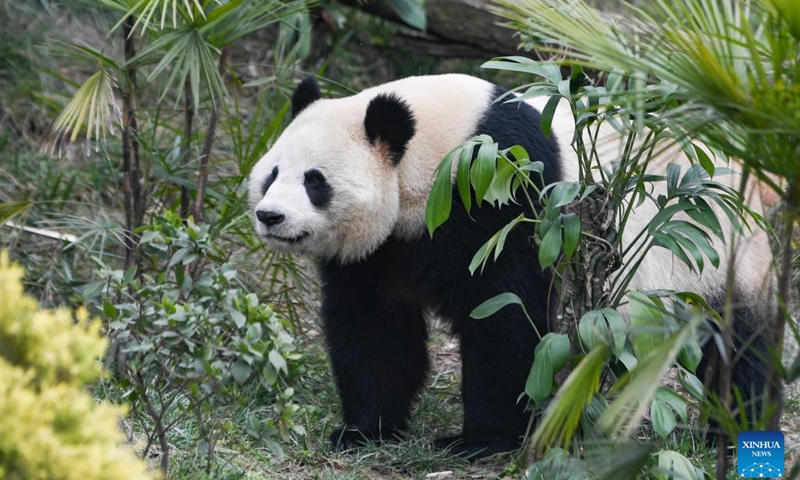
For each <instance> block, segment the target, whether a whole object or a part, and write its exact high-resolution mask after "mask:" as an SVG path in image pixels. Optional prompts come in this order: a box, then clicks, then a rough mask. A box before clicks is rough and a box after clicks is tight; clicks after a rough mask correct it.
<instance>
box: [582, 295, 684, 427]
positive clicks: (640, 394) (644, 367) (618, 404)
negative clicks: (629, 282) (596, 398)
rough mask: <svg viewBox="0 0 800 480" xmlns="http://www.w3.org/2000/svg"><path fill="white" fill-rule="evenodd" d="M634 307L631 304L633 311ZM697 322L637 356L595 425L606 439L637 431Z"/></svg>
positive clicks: (616, 386)
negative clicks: (664, 377) (635, 362)
mask: <svg viewBox="0 0 800 480" xmlns="http://www.w3.org/2000/svg"><path fill="white" fill-rule="evenodd" d="M633 293H636V292H633ZM640 295H641V294H640ZM633 306H634V303H633V302H632V303H631V308H632V309H633ZM640 308H641V307H640ZM631 317H633V312H631ZM699 321H700V320H699V317H698V318H696V319H693V321H692V322H691V323H688V324H686V325H685V326H684V327H682V328H681V329H680V330H678V331H677V332H676V333H675V334H674V335H672V336H671V337H669V338H667V339H664V340H662V341H661V342H660V343H658V345H657V346H656V347H655V348H654V349H652V350H650V351H646V352H644V356H639V358H640V360H639V363H638V364H637V365H636V367H635V368H634V369H633V370H632V371H631V372H630V373H629V374H627V375H625V376H623V377H622V378H621V379H620V380H619V381H618V382H617V383H616V384H615V385H614V387H613V388H612V391H611V392H610V393H612V394H613V393H614V391H616V390H620V392H619V395H618V396H617V398H616V399H615V400H614V402H613V403H612V404H611V405H609V406H608V408H607V409H606V411H605V412H603V415H602V416H601V417H600V418H599V419H598V421H597V424H598V426H599V427H600V429H601V430H602V431H603V432H604V433H605V434H606V435H609V436H613V437H617V436H623V437H627V436H629V435H630V434H631V433H632V432H633V431H634V429H636V428H637V427H638V425H639V423H640V422H641V421H642V419H643V417H644V413H645V410H646V408H647V406H648V405H650V402H651V400H652V398H653V396H654V395H655V393H656V389H657V388H658V387H659V386H660V384H661V381H662V378H663V376H664V374H665V373H666V371H667V370H668V369H669V367H670V366H671V365H672V364H673V362H674V361H675V357H676V356H677V355H678V352H679V351H680V349H681V347H682V346H683V344H684V342H685V341H686V340H687V339H688V338H690V337H691V335H692V332H693V331H694V328H695V327H696V326H697V323H698V322H699ZM637 355H638V353H637Z"/></svg>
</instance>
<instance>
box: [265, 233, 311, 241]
mask: <svg viewBox="0 0 800 480" xmlns="http://www.w3.org/2000/svg"><path fill="white" fill-rule="evenodd" d="M308 236H309V232H303V233H301V234H300V235H298V236H296V237H282V236H279V235H275V234H272V233H268V234H266V235H265V237H266V238H268V239H270V240H277V241H279V242H284V243H297V242H299V241H301V240H303V239H304V238H306V237H308Z"/></svg>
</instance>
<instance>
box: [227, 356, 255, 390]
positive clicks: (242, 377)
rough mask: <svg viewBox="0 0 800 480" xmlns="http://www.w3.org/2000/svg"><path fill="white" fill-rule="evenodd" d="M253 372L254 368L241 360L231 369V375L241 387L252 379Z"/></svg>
mask: <svg viewBox="0 0 800 480" xmlns="http://www.w3.org/2000/svg"><path fill="white" fill-rule="evenodd" d="M252 372H253V367H251V366H250V365H249V364H247V363H246V362H243V361H241V360H237V361H236V362H235V363H234V364H233V367H232V368H231V374H232V375H233V379H234V380H236V383H238V384H239V385H241V384H243V383H244V382H246V381H247V379H248V378H250V374H251V373H252Z"/></svg>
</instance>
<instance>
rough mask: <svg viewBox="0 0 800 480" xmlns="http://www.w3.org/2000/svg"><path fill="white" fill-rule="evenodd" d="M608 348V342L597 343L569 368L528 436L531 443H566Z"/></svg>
mask: <svg viewBox="0 0 800 480" xmlns="http://www.w3.org/2000/svg"><path fill="white" fill-rule="evenodd" d="M610 351H611V350H610V347H609V346H608V345H606V344H604V343H600V344H598V345H597V346H595V347H594V348H593V349H592V350H591V351H590V352H589V353H588V354H587V355H586V356H585V357H583V359H582V360H581V361H580V363H578V365H577V366H576V367H575V369H574V370H572V372H571V373H570V374H569V377H567V379H566V380H565V381H564V384H563V385H562V386H561V387H560V388H559V389H558V392H557V393H556V396H555V397H554V398H553V399H552V400H551V401H550V404H549V405H548V406H547V410H545V412H544V415H543V416H542V419H541V421H540V423H539V426H538V428H537V429H536V431H535V432H534V433H533V436H532V437H531V441H532V443H533V445H536V446H537V447H538V448H540V449H544V448H549V447H553V446H558V445H560V446H567V445H568V444H569V442H570V440H572V437H573V435H574V434H575V431H576V430H577V428H578V425H579V424H580V420H581V416H582V415H583V408H584V407H585V406H586V405H588V404H589V403H590V402H591V401H592V398H593V397H594V395H595V394H596V393H597V392H598V391H599V390H600V374H601V373H602V371H603V368H604V367H605V365H606V359H607V358H608V355H609V353H610Z"/></svg>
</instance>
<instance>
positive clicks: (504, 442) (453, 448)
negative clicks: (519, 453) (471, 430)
mask: <svg viewBox="0 0 800 480" xmlns="http://www.w3.org/2000/svg"><path fill="white" fill-rule="evenodd" d="M433 446H434V447H436V448H437V449H439V450H447V451H448V452H449V453H450V454H451V455H453V456H456V457H462V458H466V459H467V460H469V461H475V460H478V459H479V458H484V457H489V456H491V455H496V454H498V453H505V452H511V451H514V450H516V449H518V448H519V446H520V444H519V442H518V441H515V440H511V439H508V438H502V437H469V438H465V437H464V436H463V435H454V436H452V437H444V438H439V439H437V440H434V442H433Z"/></svg>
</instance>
